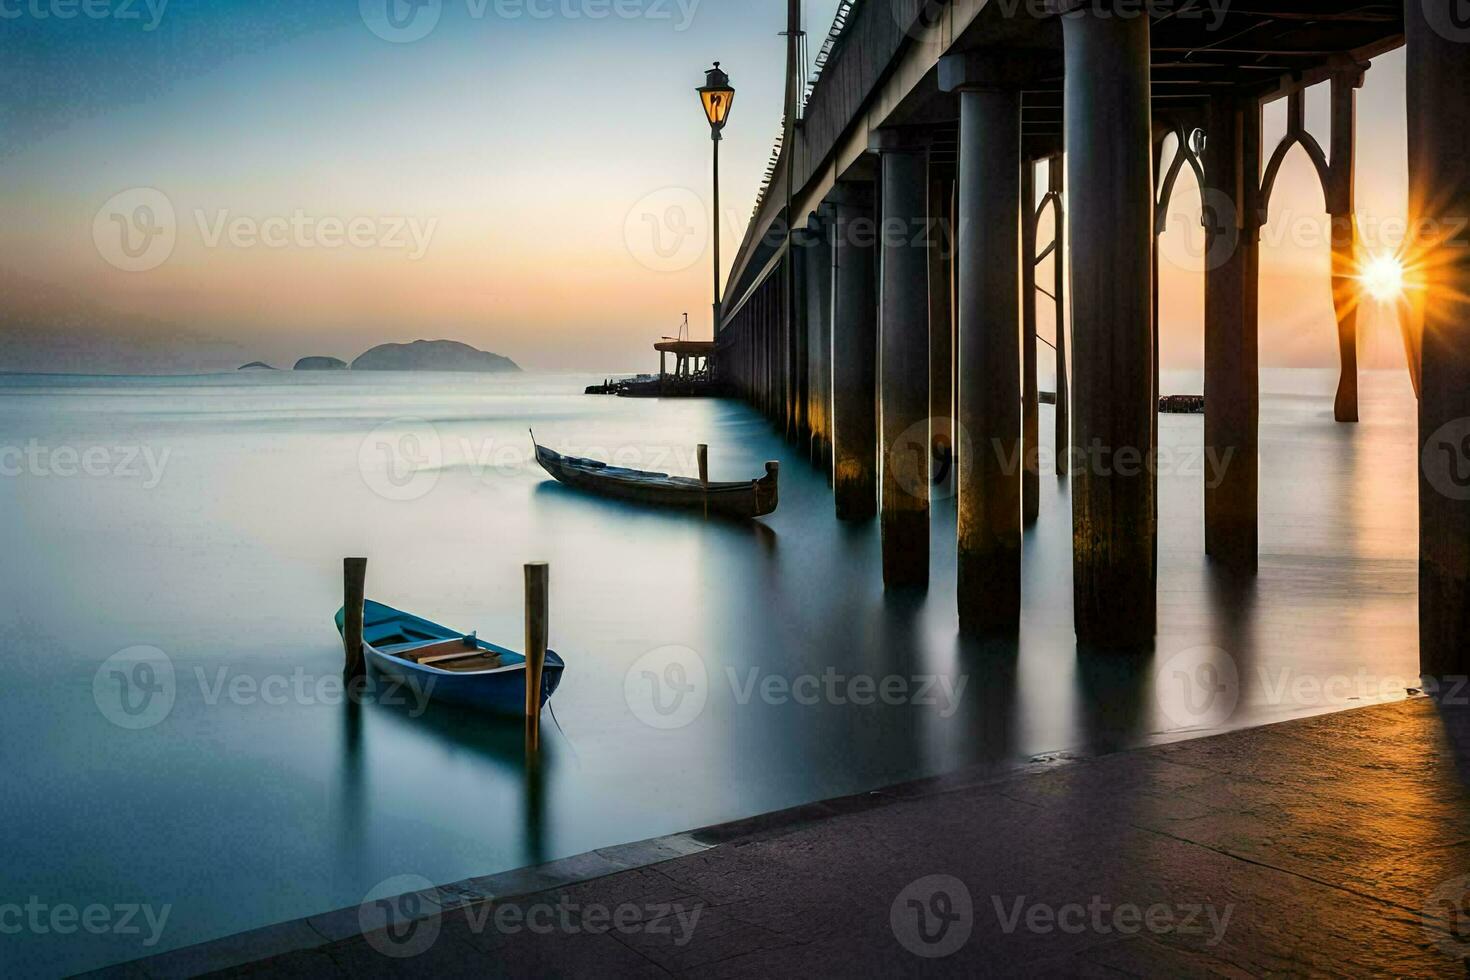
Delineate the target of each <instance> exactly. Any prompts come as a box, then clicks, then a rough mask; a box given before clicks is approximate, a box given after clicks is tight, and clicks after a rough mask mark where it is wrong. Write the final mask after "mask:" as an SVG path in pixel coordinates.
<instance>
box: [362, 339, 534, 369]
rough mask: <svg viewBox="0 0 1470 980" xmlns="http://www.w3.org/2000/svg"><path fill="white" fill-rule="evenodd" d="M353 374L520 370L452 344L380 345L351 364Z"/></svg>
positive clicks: (506, 360) (466, 346)
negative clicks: (357, 372) (366, 372)
mask: <svg viewBox="0 0 1470 980" xmlns="http://www.w3.org/2000/svg"><path fill="white" fill-rule="evenodd" d="M352 370H354V371H479V372H484V373H497V374H498V373H509V372H512V371H517V372H518V371H520V366H519V365H517V364H516V362H515V361H512V360H511V359H510V358H508V357H501V356H500V355H499V354H491V353H490V352H488V351H482V350H476V349H475V348H473V347H471V346H470V345H469V344H461V343H459V342H457V341H453V340H415V341H414V342H413V343H411V344H382V345H380V346H378V347H374V348H373V349H372V350H370V351H368V352H367V353H366V354H363V355H362V356H361V357H359V358H358V359H357V360H355V361H353V362H352Z"/></svg>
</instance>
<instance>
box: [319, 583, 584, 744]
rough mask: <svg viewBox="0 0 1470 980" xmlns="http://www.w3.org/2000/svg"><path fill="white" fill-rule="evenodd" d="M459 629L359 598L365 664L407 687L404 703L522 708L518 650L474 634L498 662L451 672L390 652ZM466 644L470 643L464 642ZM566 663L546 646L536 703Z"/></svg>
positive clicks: (551, 689) (502, 710) (503, 711)
mask: <svg viewBox="0 0 1470 980" xmlns="http://www.w3.org/2000/svg"><path fill="white" fill-rule="evenodd" d="M343 622H344V613H343V612H342V611H340V610H339V611H338V613H337V630H338V632H341V630H342V627H343ZM463 636H464V634H463V633H460V632H458V631H456V630H451V629H449V628H448V627H445V626H440V625H439V624H438V623H432V622H430V621H428V620H426V619H422V618H420V617H418V616H414V615H411V614H409V613H405V612H403V611H401V610H398V609H394V608H393V607H391V606H385V605H383V604H382V603H379V602H372V601H369V602H366V603H364V604H363V640H364V646H365V647H366V649H365V650H364V655H365V659H366V660H367V664H368V667H369V668H370V669H371V670H372V671H373V672H374V673H376V674H378V675H379V676H382V677H385V678H387V679H389V680H391V681H394V682H396V683H397V684H399V685H402V686H403V687H405V688H407V690H406V691H404V692H403V697H404V700H405V703H410V704H412V703H418V702H422V701H423V700H424V699H425V698H428V699H431V700H434V701H440V702H443V703H446V704H455V705H460V706H462V707H466V708H473V709H476V710H479V711H485V712H490V713H493V714H498V715H520V716H524V715H525V713H526V658H525V656H523V655H522V654H519V653H516V652H515V651H513V650H508V649H506V648H504V647H500V646H496V645H495V644H493V643H489V642H487V641H485V640H480V639H475V640H474V647H475V648H477V649H480V650H484V651H487V652H493V653H495V654H496V655H497V656H498V657H499V658H500V662H501V665H502V666H501V667H499V668H497V669H495V670H487V671H475V672H456V671H450V670H442V669H439V668H436V667H433V666H430V665H424V664H417V663H414V662H413V661H411V660H406V659H403V658H402V657H397V656H394V653H395V652H405V651H408V650H412V649H414V648H415V647H418V646H425V645H430V644H434V643H442V642H443V641H445V640H455V639H460V638H461V637H463ZM465 648H466V649H470V645H469V644H468V643H467V644H466V646H465ZM565 667H566V663H565V662H564V661H563V660H562V659H561V657H560V656H558V655H557V654H556V653H554V652H552V651H550V650H548V651H547V652H546V664H545V667H544V668H543V670H542V674H541V704H542V705H545V704H546V702H547V701H548V700H549V699H550V698H551V695H552V694H553V693H555V692H556V689H557V687H558V686H559V685H560V684H561V675H562V671H563V670H564V669H565Z"/></svg>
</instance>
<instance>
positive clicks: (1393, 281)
mask: <svg viewBox="0 0 1470 980" xmlns="http://www.w3.org/2000/svg"><path fill="white" fill-rule="evenodd" d="M1358 278H1359V279H1361V280H1362V283H1363V288H1364V289H1366V290H1368V295H1369V296H1372V297H1373V298H1374V299H1376V300H1378V302H1380V303H1391V302H1393V301H1394V300H1396V299H1398V298H1399V297H1400V296H1402V295H1403V293H1404V264H1403V263H1402V262H1400V261H1399V260H1398V257H1397V256H1393V255H1388V254H1384V255H1376V256H1374V257H1373V258H1372V259H1371V260H1369V262H1368V263H1367V264H1366V265H1365V266H1363V274H1362V275H1361V276H1359V277H1358Z"/></svg>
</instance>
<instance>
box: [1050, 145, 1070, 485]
mask: <svg viewBox="0 0 1470 980" xmlns="http://www.w3.org/2000/svg"><path fill="white" fill-rule="evenodd" d="M1066 170H1067V168H1066V167H1065V166H1064V165H1063V157H1062V154H1060V153H1058V154H1057V155H1056V156H1054V157H1051V158H1050V159H1049V160H1047V162H1046V172H1047V176H1046V190H1047V193H1048V194H1049V195H1051V207H1052V304H1053V305H1054V307H1055V308H1056V325H1057V326H1056V346H1057V350H1056V353H1057V368H1056V375H1057V384H1056V388H1057V405H1056V408H1057V411H1056V454H1055V455H1056V458H1057V476H1066V475H1067V472H1068V470H1069V469H1070V468H1071V467H1070V464H1071V462H1072V409H1071V397H1070V396H1071V391H1070V390H1069V389H1070V382H1069V381H1068V379H1067V327H1068V324H1069V323H1070V322H1071V318H1070V316H1069V315H1068V313H1067V300H1066V277H1067V267H1066V255H1067V250H1066V244H1067V232H1066V228H1067V224H1066V213H1065V212H1064V211H1063V209H1062V205H1063V202H1064V200H1065V198H1064V197H1063V193H1062V191H1063V184H1064V183H1065V181H1064V180H1063V175H1064V174H1065V173H1066Z"/></svg>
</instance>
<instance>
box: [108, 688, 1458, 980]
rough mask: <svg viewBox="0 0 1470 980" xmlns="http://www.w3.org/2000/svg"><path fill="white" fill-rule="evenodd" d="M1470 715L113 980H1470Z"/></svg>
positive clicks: (475, 888)
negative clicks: (1325, 978) (184, 977)
mask: <svg viewBox="0 0 1470 980" xmlns="http://www.w3.org/2000/svg"><path fill="white" fill-rule="evenodd" d="M1462 715H1470V711H1467V710H1465V709H1461V710H1460V711H1459V712H1455V711H1452V710H1451V709H1447V708H1442V707H1439V706H1437V705H1436V704H1434V703H1433V702H1432V701H1430V700H1429V699H1426V698H1417V699H1414V700H1410V701H1405V702H1399V703H1394V704H1386V705H1379V706H1374V707H1368V708H1362V709H1358V710H1354V711H1347V712H1342V713H1338V714H1333V715H1324V716H1319V717H1316V718H1310V719H1304V720H1298V721H1291V722H1286V723H1283V724H1278V725H1273V726H1268V727H1263V728H1255V729H1250V730H1245V731H1239V732H1233V733H1229V734H1225V735H1219V736H1215V737H1210V738H1202V739H1197V740H1193V741H1186V742H1177V743H1173V744H1170V745H1164V746H1157V747H1153V748H1146V749H1139V750H1134V751H1129V752H1121V753H1117V754H1114V755H1107V756H1101V757H1095V758H1087V759H1075V760H1074V759H1060V760H1055V761H1050V762H1046V763H1042V764H1038V765H1034V766H1031V767H1028V768H1027V769H1025V770H1023V771H1018V772H1011V773H1008V774H1004V775H995V774H993V773H992V774H984V773H972V774H958V775H955V776H951V777H944V778H940V779H936V780H929V781H924V782H920V783H914V784H908V785H905V786H901V787H895V788H893V789H891V790H886V791H882V792H877V793H871V794H867V795H864V796H861V797H853V798H848V799H843V800H834V801H828V802H826V803H820V804H814V805H812V806H809V807H802V808H799V809H797V810H793V811H787V812H784V813H780V814H772V815H770V816H767V817H762V818H756V819H754V820H749V821H743V822H741V823H737V824H732V825H725V826H721V827H716V828H710V829H708V830H704V831H698V832H695V833H693V834H691V835H681V837H680V838H676V839H671V840H669V841H666V842H646V843H645V844H643V845H635V846H636V847H641V848H643V850H642V851H641V852H629V851H623V852H618V853H620V854H621V855H622V857H621V861H622V862H623V863H630V856H631V858H632V859H636V857H637V854H642V856H643V857H644V858H646V859H650V860H652V859H656V858H658V857H659V856H661V854H671V853H680V854H681V855H682V856H677V857H673V858H672V859H669V860H662V861H659V862H658V863H652V864H646V865H645V866H641V867H633V868H628V869H627V870H622V871H617V872H615V873H611V874H607V873H603V872H605V871H606V870H607V869H606V868H605V867H603V863H605V862H606V861H608V860H612V861H615V862H616V861H618V860H620V859H619V858H618V857H617V856H616V855H613V852H608V853H609V855H612V856H610V857H599V854H601V853H602V852H599V853H598V854H594V855H586V856H584V857H582V858H574V859H571V861H570V862H558V863H557V865H554V866H552V870H550V871H548V872H547V874H546V875H544V876H541V877H538V872H537V871H535V870H532V871H527V872H520V873H518V874H519V876H520V877H519V879H517V880H518V881H519V885H520V887H519V888H516V887H515V886H514V885H513V884H509V883H508V882H509V879H506V878H504V877H503V876H502V877H501V878H500V879H499V880H498V881H497V882H494V883H493V885H494V887H495V888H498V889H499V890H498V891H495V892H494V893H495V894H500V895H505V894H507V892H509V891H523V892H527V894H523V895H521V896H520V897H517V898H514V899H505V898H501V899H499V900H497V901H495V902H493V903H492V902H489V901H486V900H485V899H484V897H483V896H484V894H485V893H486V892H488V891H490V890H491V888H490V887H489V886H490V885H491V884H492V883H490V882H488V881H486V882H480V883H476V882H467V883H461V884H460V885H455V886H446V887H444V888H441V889H435V890H433V892H431V893H430V894H427V895H415V896H411V897H408V898H399V899H396V900H390V901H388V902H385V903H383V904H382V905H380V906H372V907H367V906H365V907H364V908H363V909H353V910H345V911H344V913H342V914H340V915H339V916H338V917H336V918H335V919H334V918H333V917H331V916H326V917H318V918H316V919H313V920H308V922H307V923H295V924H287V925H285V926H279V927H273V929H272V930H262V931H261V932H260V933H255V934H247V936H246V937H237V939H236V940H235V941H234V945H233V946H228V945H224V944H206V946H203V947H195V948H193V949H191V950H179V951H176V952H174V953H168V954H163V955H161V956H159V957H155V958H153V959H151V960H145V961H139V962H138V963H135V964H130V965H127V966H124V967H121V968H114V969H113V970H110V971H105V972H107V973H110V974H113V975H128V976H155V977H156V976H168V975H179V974H189V973H197V972H202V971H206V970H208V969H211V968H215V967H218V966H221V965H224V964H228V963H235V964H241V963H242V961H244V960H250V959H254V960H256V962H253V963H246V964H244V965H237V966H235V967H234V968H233V972H234V973H235V974H236V975H247V974H248V975H309V976H313V977H331V976H354V977H355V976H397V975H420V974H432V975H435V976H441V977H454V976H477V977H478V976H536V977H540V976H588V977H621V976H664V975H669V974H684V973H688V974H693V975H697V976H702V977H760V978H768V977H773V976H786V975H796V976H909V975H920V974H923V975H940V976H947V975H955V976H960V975H977V974H984V975H995V976H1018V977H1019V976H1025V977H1036V976H1105V975H1106V976H1112V975H1116V974H1118V973H1123V974H1139V975H1149V976H1169V977H1189V976H1204V975H1210V976H1220V975H1225V976H1245V975H1257V976H1258V975H1286V976H1303V975H1343V976H1349V975H1350V976H1374V975H1396V976H1407V975H1413V976H1426V975H1442V976H1464V975H1465V973H1466V968H1467V963H1466V960H1465V957H1466V955H1467V954H1470V819H1467V818H1470V795H1467V792H1466V789H1465V782H1464V780H1463V776H1464V775H1465V772H1466V769H1465V765H1464V764H1465V762H1466V760H1467V759H1470V749H1467V746H1470V719H1466V718H1465V717H1462ZM1457 747H1458V751H1457ZM660 848H664V850H663V851H660V850H659V849H660ZM614 851H616V849H614ZM578 862H580V864H578ZM578 867H580V868H581V870H582V872H584V873H583V874H582V875H581V877H584V878H586V877H587V876H588V875H599V874H600V876H599V877H592V878H590V880H582V881H574V880H573V879H574V878H576V877H577V876H578V875H577V874H576V869H577V868H578ZM558 868H559V869H560V870H559V871H558V870H555V869H558ZM554 880H560V881H563V882H565V883H562V884H558V885H556V886H554V887H545V885H546V883H547V882H548V881H554ZM375 916H376V918H375ZM333 923H336V925H335V927H334V926H333ZM364 923H366V924H367V925H369V926H372V925H376V924H384V925H385V928H383V929H379V930H375V931H372V932H369V933H368V934H367V935H362V934H361V928H362V925H363V924H364ZM293 928H294V930H296V931H294V932H293V931H292V930H293ZM229 942H230V941H229V940H226V941H225V944H228V943H229ZM288 950H289V951H288ZM274 954H279V955H274Z"/></svg>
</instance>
